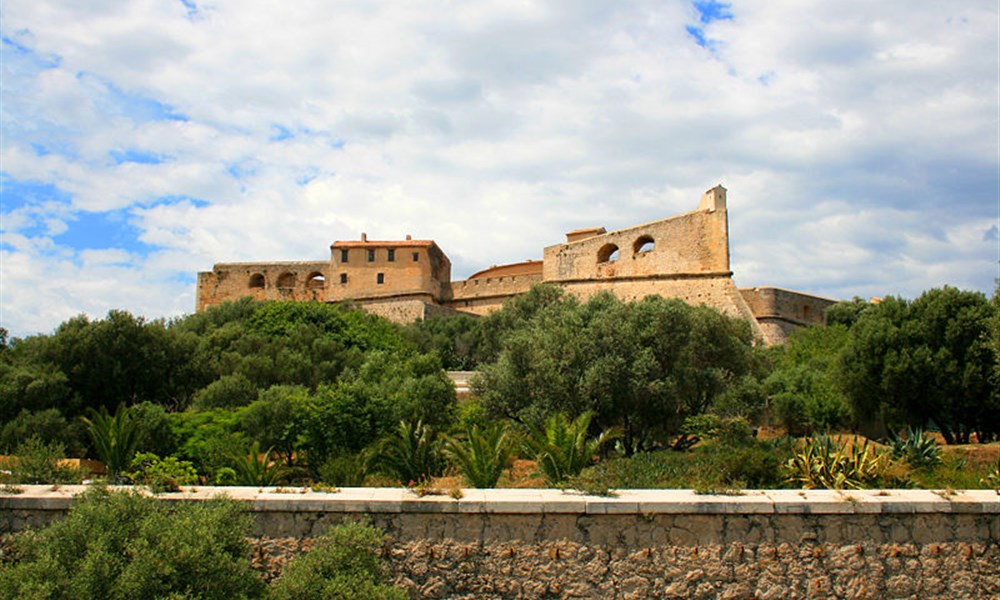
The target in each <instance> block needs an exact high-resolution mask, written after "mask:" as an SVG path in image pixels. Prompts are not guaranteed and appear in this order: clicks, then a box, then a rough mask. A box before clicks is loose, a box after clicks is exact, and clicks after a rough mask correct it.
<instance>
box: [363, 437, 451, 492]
mask: <svg viewBox="0 0 1000 600" xmlns="http://www.w3.org/2000/svg"><path fill="white" fill-rule="evenodd" d="M442 451H443V448H442V440H441V439H440V438H439V437H438V435H437V433H436V432H435V431H434V430H433V429H431V427H430V426H429V425H425V424H424V422H423V421H417V422H416V423H415V424H414V423H409V422H407V421H400V422H399V425H397V426H396V431H394V432H393V433H392V434H390V435H388V436H386V437H384V438H382V439H381V440H379V442H378V443H377V445H376V447H375V448H374V451H373V452H372V454H371V455H370V457H369V459H368V469H369V470H370V471H373V472H381V473H385V474H386V475H389V476H393V477H396V478H397V479H398V480H399V481H400V483H402V484H404V485H405V484H407V483H409V482H413V483H420V482H422V481H426V480H427V479H429V478H430V477H432V476H434V475H439V474H440V473H441V471H442V470H443V468H444V455H443V452H442Z"/></svg>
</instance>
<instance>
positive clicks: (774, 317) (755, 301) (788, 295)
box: [740, 286, 837, 344]
mask: <svg viewBox="0 0 1000 600" xmlns="http://www.w3.org/2000/svg"><path fill="white" fill-rule="evenodd" d="M740 294H742V296H743V299H744V300H745V301H746V303H747V305H748V306H749V307H750V310H751V311H752V312H753V314H754V317H756V319H757V322H758V323H759V324H760V327H761V329H762V330H763V331H764V336H765V339H766V340H767V342H768V343H770V344H783V343H785V342H786V341H788V336H789V335H790V334H791V333H792V332H793V331H795V330H796V329H798V328H800V327H803V326H806V325H815V324H819V323H823V322H824V315H825V314H826V309H827V308H829V307H831V306H833V305H834V304H836V302H837V301H836V300H831V299H829V298H823V297H820V296H814V295H812V294H804V293H802V292H796V291H793V290H785V289H781V288H776V287H770V286H762V287H754V288H742V289H740Z"/></svg>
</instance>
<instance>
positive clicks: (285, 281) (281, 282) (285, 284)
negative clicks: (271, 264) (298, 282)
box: [278, 273, 295, 290]
mask: <svg viewBox="0 0 1000 600" xmlns="http://www.w3.org/2000/svg"><path fill="white" fill-rule="evenodd" d="M293 287H295V273H282V274H281V275H280V276H278V289H281V290H290V289H292V288H293Z"/></svg>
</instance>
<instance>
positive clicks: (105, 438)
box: [80, 404, 139, 480]
mask: <svg viewBox="0 0 1000 600" xmlns="http://www.w3.org/2000/svg"><path fill="white" fill-rule="evenodd" d="M80 419H81V420H82V421H83V423H84V424H85V425H86V426H87V433H88V434H89V435H90V439H91V440H92V441H93V442H94V450H95V451H96V452H97V457H98V458H99V459H100V460H101V461H102V462H103V463H104V466H105V467H106V468H107V470H108V477H109V478H111V479H112V480H116V479H121V476H122V474H123V473H125V472H126V470H127V469H128V468H129V467H130V466H131V464H132V457H133V456H135V451H136V446H137V443H138V441H139V438H138V433H139V427H138V425H139V424H138V423H137V422H136V421H135V419H133V417H132V414H131V412H130V411H129V410H128V409H127V408H126V407H125V405H124V404H119V405H118V409H117V410H115V414H113V415H112V414H109V413H108V409H107V408H105V407H103V406H102V407H101V410H100V411H96V410H94V409H91V410H90V418H87V417H81V418H80Z"/></svg>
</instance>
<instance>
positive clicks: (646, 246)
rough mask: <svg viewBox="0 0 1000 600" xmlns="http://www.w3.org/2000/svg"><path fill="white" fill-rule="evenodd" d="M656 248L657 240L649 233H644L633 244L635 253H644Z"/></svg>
mask: <svg viewBox="0 0 1000 600" xmlns="http://www.w3.org/2000/svg"><path fill="white" fill-rule="evenodd" d="M654 248H656V242H654V241H653V237H652V236H649V235H644V236H642V237H640V238H639V239H637V240H636V241H635V243H634V244H632V252H634V253H635V254H642V253H643V252H652V251H653V249H654Z"/></svg>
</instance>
